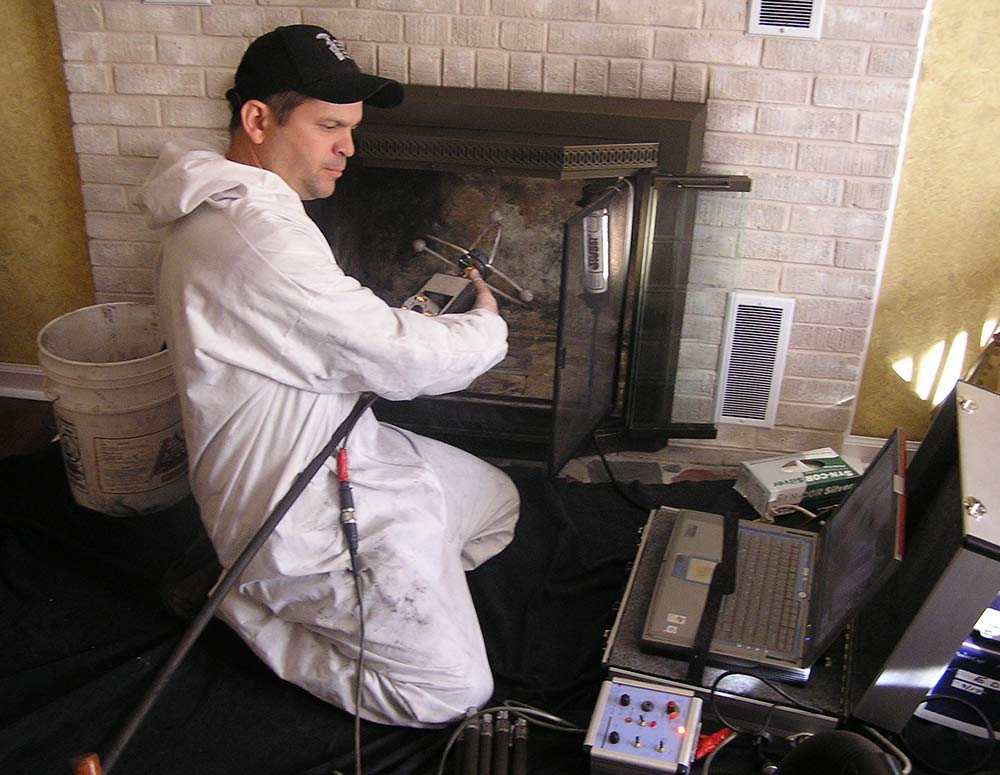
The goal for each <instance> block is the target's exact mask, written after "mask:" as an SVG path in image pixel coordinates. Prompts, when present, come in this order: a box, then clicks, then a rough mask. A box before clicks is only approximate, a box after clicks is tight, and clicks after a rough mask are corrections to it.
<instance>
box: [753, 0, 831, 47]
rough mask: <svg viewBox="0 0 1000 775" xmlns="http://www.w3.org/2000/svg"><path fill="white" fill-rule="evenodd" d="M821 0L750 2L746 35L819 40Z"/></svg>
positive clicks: (764, 0)
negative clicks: (747, 33)
mask: <svg viewBox="0 0 1000 775" xmlns="http://www.w3.org/2000/svg"><path fill="white" fill-rule="evenodd" d="M823 1H824V0H750V10H749V13H748V14H747V32H749V33H750V34H751V35H778V36H782V37H788V38H811V39H813V40H818V39H819V34H820V29H821V28H822V26H823Z"/></svg>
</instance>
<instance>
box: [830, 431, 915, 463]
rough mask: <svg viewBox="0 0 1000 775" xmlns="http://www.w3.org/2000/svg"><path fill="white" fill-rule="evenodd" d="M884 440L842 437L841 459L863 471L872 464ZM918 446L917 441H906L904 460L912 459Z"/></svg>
mask: <svg viewBox="0 0 1000 775" xmlns="http://www.w3.org/2000/svg"><path fill="white" fill-rule="evenodd" d="M885 441H886V440H885V439H880V438H878V437H877V436H852V435H847V436H845V437H844V448H843V449H842V450H841V452H840V454H841V457H843V458H844V460H846V461H847V462H848V463H850V464H851V465H853V466H855V468H858V466H860V468H858V470H859V471H860V470H863V469H865V468H867V467H868V464H869V463H871V462H872V460H873V459H874V458H875V455H877V454H878V451H879V450H880V449H882V445H883V444H885ZM919 446H920V442H919V441H908V442H906V458H907V460H909V459H910V458H911V457H913V453H914V452H916V451H917V448H918V447H919Z"/></svg>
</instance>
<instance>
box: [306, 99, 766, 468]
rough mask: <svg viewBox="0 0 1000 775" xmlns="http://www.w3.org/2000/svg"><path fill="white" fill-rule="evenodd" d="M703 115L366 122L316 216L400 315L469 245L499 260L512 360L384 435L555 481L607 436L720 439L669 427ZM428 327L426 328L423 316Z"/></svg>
mask: <svg viewBox="0 0 1000 775" xmlns="http://www.w3.org/2000/svg"><path fill="white" fill-rule="evenodd" d="M704 116H705V108H704V106H703V105H697V104H692V103H673V102H664V101H650V100H634V99H624V98H606V97H590V96H579V95H565V94H537V93H526V92H508V91H488V90H473V89H457V88H447V87H428V86H410V87H408V89H407V98H406V101H405V103H404V104H403V105H402V106H401V107H399V108H396V109H393V110H388V111H379V110H369V111H368V112H367V113H366V116H365V123H364V124H363V125H362V127H360V128H359V129H358V131H357V134H356V144H357V153H356V156H355V158H354V159H353V160H352V162H351V164H349V165H348V171H347V173H346V174H345V176H344V177H343V178H342V179H341V181H340V182H339V183H338V185H337V193H336V195H334V196H333V197H330V198H329V199H326V200H318V201H315V202H310V203H308V204H307V210H308V212H309V214H310V216H311V217H312V218H313V219H314V220H315V221H316V223H317V224H318V225H319V226H320V228H321V229H322V230H323V232H324V234H325V235H326V237H327V239H328V240H329V241H330V243H331V245H332V246H333V249H334V251H335V253H336V255H337V257H338V260H339V261H340V263H341V265H342V266H343V267H344V269H345V271H347V272H349V273H350V274H353V275H354V276H356V277H357V278H358V279H359V280H361V281H362V282H363V283H364V284H365V285H367V286H368V287H369V288H371V289H372V290H373V291H375V292H376V293H377V294H379V295H380V296H381V297H382V298H384V299H385V300H386V301H387V302H389V303H390V304H401V303H403V301H404V300H406V299H407V298H408V297H410V296H411V295H412V294H413V292H414V291H416V290H417V289H419V288H421V287H422V285H423V283H424V282H425V281H426V280H427V278H428V277H429V276H431V275H432V274H434V273H435V272H444V273H454V272H455V269H454V267H453V266H452V262H453V261H454V260H455V259H456V258H457V257H458V256H460V255H461V254H462V253H463V251H465V250H468V249H475V250H477V251H479V252H480V253H482V254H483V255H485V256H487V257H488V258H490V259H492V268H493V272H492V274H491V276H490V283H491V285H493V286H494V287H495V288H496V289H497V290H498V291H499V292H500V295H499V297H498V298H499V301H500V303H501V309H502V312H503V314H504V317H505V318H506V320H507V322H508V325H509V329H510V351H509V354H508V356H507V358H506V359H505V360H504V361H503V362H502V363H500V364H499V365H498V366H497V367H496V368H494V369H493V370H492V371H490V372H489V373H488V374H485V375H484V376H483V377H481V378H480V379H478V380H477V381H476V382H475V383H474V384H473V385H471V386H470V388H469V389H468V390H466V391H462V392H461V393H456V394H451V395H447V396H435V397H421V398H418V399H415V400H413V401H407V402H387V401H381V402H379V403H377V404H376V407H375V411H376V414H378V416H379V417H380V418H381V419H383V420H385V421H388V422H392V423H394V424H397V425H401V426H404V427H407V428H411V429H412V430H415V431H417V432H420V433H423V434H425V435H428V436H431V437H434V438H439V439H441V440H444V441H447V442H449V443H452V444H455V445H456V446H459V447H463V448H465V449H468V450H469V451H471V452H473V453H475V454H479V455H483V456H486V457H494V458H513V459H521V460H541V461H544V462H545V463H546V464H547V466H548V468H549V471H550V473H553V474H554V473H556V472H557V471H558V470H559V469H560V468H561V467H562V466H563V465H564V464H565V463H566V462H567V460H569V458H570V457H572V456H573V455H575V454H582V453H584V452H585V451H587V450H588V449H589V448H590V445H592V444H594V443H596V442H595V438H600V440H601V441H600V447H601V449H602V450H604V449H607V450H610V449H616V450H621V449H639V450H652V449H659V448H660V447H662V446H663V445H664V444H665V443H666V441H667V440H668V439H669V438H671V437H687V438H691V437H711V436H713V435H714V433H715V428H714V426H713V425H712V424H710V423H677V422H675V421H674V419H673V411H672V406H673V401H674V387H675V379H676V374H677V359H678V348H679V338H680V330H681V321H682V319H683V315H684V304H685V296H686V289H687V282H688V270H689V266H690V260H691V235H692V230H693V227H694V216H695V204H696V198H697V195H698V192H699V191H705V190H728V191H737V190H744V191H745V190H747V189H748V188H749V180H748V179H747V178H745V177H741V176H733V177H712V176H702V175H697V174H695V171H696V170H697V168H698V166H699V163H700V157H701V143H702V136H703V133H704ZM414 314H418V313H416V312H415V313H414Z"/></svg>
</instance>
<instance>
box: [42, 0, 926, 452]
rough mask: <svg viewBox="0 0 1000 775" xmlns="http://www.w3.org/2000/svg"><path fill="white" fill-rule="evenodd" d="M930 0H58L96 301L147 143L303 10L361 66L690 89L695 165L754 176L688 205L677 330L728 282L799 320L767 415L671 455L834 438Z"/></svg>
mask: <svg viewBox="0 0 1000 775" xmlns="http://www.w3.org/2000/svg"><path fill="white" fill-rule="evenodd" d="M926 5H927V0H854V1H853V2H852V1H850V0H828V1H827V3H826V9H825V16H824V25H823V35H822V39H821V40H819V41H812V40H801V39H794V38H782V37H765V36H757V35H749V34H747V33H746V32H745V29H746V19H745V12H746V5H745V3H744V2H742V0H298V1H297V2H296V1H294V0H256V2H255V1H254V0H211V4H207V3H204V2H203V3H201V4H190V3H188V4H181V3H174V4H161V3H156V4H153V3H149V2H145V3H144V2H139V0H56V3H55V7H56V13H57V20H58V27H59V36H60V40H61V45H62V51H63V57H64V65H65V76H66V83H67V87H68V91H69V99H70V109H71V114H72V120H73V124H74V126H73V136H74V141H75V148H76V152H77V154H78V157H79V163H80V171H81V177H82V185H83V198H84V207H85V211H86V228H87V234H88V238H89V247H90V259H91V264H92V271H93V277H94V282H95V288H96V292H97V300H98V301H99V302H105V301H115V300H148V299H150V298H151V293H152V274H151V265H152V261H153V257H154V254H155V250H156V235H155V234H153V233H151V232H150V231H148V230H147V229H146V228H145V226H144V224H143V219H142V216H141V215H140V214H139V213H138V211H137V209H136V208H135V207H134V206H133V205H132V204H131V198H132V196H133V194H134V191H135V189H136V188H137V186H138V185H139V184H140V183H141V182H142V180H143V179H144V177H145V175H146V174H147V172H148V171H149V169H150V167H151V166H152V164H153V161H154V159H155V157H156V155H157V153H158V151H159V149H160V147H161V146H162V144H163V143H164V142H165V141H166V140H168V139H169V138H172V137H176V136H179V135H186V136H195V137H202V138H206V139H209V140H213V141H219V142H222V140H223V139H224V135H225V132H224V127H225V125H226V123H227V120H228V106H227V104H226V102H225V100H224V99H223V93H224V92H225V90H226V89H227V88H228V87H229V86H230V85H231V83H232V73H233V70H234V69H235V66H236V64H237V63H238V61H239V58H240V56H241V54H242V52H243V50H244V49H245V47H246V45H247V44H248V42H249V41H250V40H251V39H252V38H253V37H255V36H256V35H258V34H260V33H262V32H264V31H266V30H268V29H270V28H272V27H275V26H277V25H281V24H288V23H299V22H304V23H312V24H319V25H322V26H324V27H326V28H328V29H330V30H331V31H332V32H333V33H334V34H335V35H337V36H338V37H340V38H341V39H342V40H343V41H344V42H345V44H346V45H347V47H348V49H349V51H350V52H351V54H352V55H353V56H354V58H355V59H357V60H358V62H359V64H360V65H361V66H362V68H365V69H367V70H369V71H371V72H377V73H378V74H380V75H384V76H389V77H392V78H396V79H399V80H401V81H404V82H407V83H413V84H426V85H443V86H459V87H476V88H484V89H501V90H520V91H532V92H553V93H576V94H588V95H607V96H614V97H633V98H641V99H648V100H674V101H682V102H696V103H705V104H707V131H706V135H705V143H704V152H703V169H702V170H701V171H702V172H706V173H708V172H711V173H725V174H742V175H748V176H750V177H751V178H752V181H753V187H752V191H751V192H750V193H748V194H744V195H741V196H740V197H739V198H738V199H736V200H735V201H734V200H733V198H732V197H730V198H725V197H719V198H713V197H712V196H711V195H708V196H705V197H703V199H702V201H701V204H700V206H699V210H698V224H697V230H698V233H699V240H698V248H696V252H697V253H698V257H699V260H698V261H697V262H695V264H694V266H693V268H692V278H691V281H692V290H691V293H690V294H689V303H688V310H687V313H686V318H685V326H684V329H685V333H684V337H685V343H686V344H685V346H686V347H688V348H689V350H690V352H692V353H696V352H697V349H698V348H699V346H701V345H702V344H708V345H710V346H712V345H714V346H716V347H717V345H718V338H719V337H720V335H721V321H722V317H723V313H724V308H725V300H726V293H727V291H728V290H745V291H749V292H753V293H763V294H773V295H775V296H781V297H791V298H794V300H795V315H794V326H793V329H792V335H791V340H790V346H789V352H788V359H787V364H786V368H785V376H784V381H783V384H782V388H781V402H780V405H779V410H778V415H777V422H776V424H775V427H773V428H757V427H744V426H741V425H722V426H720V429H719V436H718V438H717V439H715V440H712V441H702V442H684V443H678V444H672V445H671V446H670V452H669V454H670V456H671V459H680V460H684V459H692V460H693V459H698V460H699V461H701V462H708V463H717V464H719V465H725V464H729V463H732V462H733V461H735V460H739V459H745V458H746V457H747V456H748V455H749V454H759V453H760V452H761V451H769V450H797V449H810V448H813V447H819V446H833V447H835V448H838V449H840V448H842V447H843V444H844V441H845V438H846V437H847V434H848V433H849V431H850V424H851V417H852V402H853V400H854V398H855V397H856V395H857V393H858V390H859V384H860V381H861V372H862V366H863V360H864V355H865V350H866V347H867V343H868V337H869V331H870V328H871V324H872V319H873V311H874V304H875V299H876V295H877V293H878V288H879V282H880V274H881V264H882V260H883V259H882V254H883V244H884V241H885V238H886V234H887V227H888V223H889V220H890V213H891V210H892V206H893V197H894V185H895V184H894V180H895V178H896V174H897V165H898V163H899V158H900V150H901V148H900V144H901V141H902V138H903V136H904V127H905V124H906V121H907V114H908V107H909V105H910V102H911V93H912V90H913V83H914V74H915V71H916V68H917V64H918V61H919V53H920V47H921V41H922V35H923V30H924V24H925V12H926V8H925V6H926ZM695 360H696V359H695ZM691 382H692V383H694V384H697V382H698V380H697V374H694V375H692V379H691ZM707 389H709V390H710V389H711V386H709V387H708V388H707ZM666 453H667V451H666V450H665V451H664V452H663V453H659V455H652V454H651V455H649V456H648V457H650V458H653V459H657V458H662V457H663V456H664V455H665V454H666Z"/></svg>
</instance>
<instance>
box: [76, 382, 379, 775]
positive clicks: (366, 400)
mask: <svg viewBox="0 0 1000 775" xmlns="http://www.w3.org/2000/svg"><path fill="white" fill-rule="evenodd" d="M376 398H378V396H376V395H375V394H374V393H362V394H361V396H360V397H359V398H358V400H357V403H355V404H354V407H353V408H352V409H351V411H350V413H349V414H348V415H347V417H346V418H344V421H343V422H342V423H341V424H340V425H339V426H338V427H337V430H335V431H334V432H333V436H331V437H330V441H328V442H327V444H326V446H325V447H323V449H321V450H320V452H319V454H318V455H316V457H314V458H313V459H312V460H311V461H310V462H309V465H307V466H306V467H305V469H303V471H302V473H300V474H299V475H298V476H297V477H296V478H295V481H294V482H292V486H291V487H289V488H288V492H287V493H286V494H285V496H284V497H283V498H282V499H281V500H280V501H278V503H277V505H276V506H275V507H274V509H273V510H272V511H271V514H270V515H269V516H268V518H267V519H266V520H265V521H264V524H263V525H261V527H260V529H259V530H258V531H257V533H256V535H254V537H253V538H252V539H250V543H248V544H247V545H246V547H245V548H244V549H243V551H242V552H241V553H240V556H239V557H237V558H236V562H234V563H233V564H232V566H231V567H230V568H229V570H227V571H226V572H225V573H224V574H223V575H222V577H221V578H220V579H219V581H218V583H216V585H215V587H214V588H213V589H212V591H211V593H209V595H208V598H207V599H206V600H205V603H204V604H203V605H202V607H201V610H200V611H198V614H197V616H195V618H194V619H193V620H192V622H191V624H190V625H188V628H187V630H186V631H185V633H184V636H183V637H182V638H181V639H180V641H179V642H178V643H177V645H176V646H175V647H174V650H173V652H172V653H171V654H170V657H169V658H168V659H167V661H166V662H165V663H164V664H163V667H161V668H160V671H159V673H157V675H156V678H155V679H154V680H153V683H152V684H151V685H150V687H149V688H148V689H147V690H146V694H145V695H144V696H143V698H142V701H141V702H140V703H139V704H138V705H137V706H136V709H135V710H134V711H133V712H132V715H131V716H130V717H129V718H128V720H127V721H126V723H125V725H124V726H123V727H122V730H121V731H120V732H119V733H118V736H117V738H115V740H114V743H113V744H112V746H111V749H110V750H109V751H108V753H107V754H106V755H105V757H104V766H103V769H102V765H101V760H100V758H99V757H98V756H97V754H96V753H87V754H83V755H82V756H77V757H74V758H73V759H71V760H70V766H71V767H72V772H73V773H74V775H107V773H109V772H111V769H112V768H113V767H114V766H115V764H116V763H117V761H118V757H119V756H121V753H122V751H123V750H124V749H125V746H126V745H128V742H129V740H131V738H132V735H133V734H135V731H136V730H137V729H138V728H139V725H140V724H141V723H142V722H143V719H145V718H146V716H147V714H148V713H149V711H150V709H151V708H152V707H153V705H154V703H155V702H156V701H157V700H158V699H159V697H160V695H161V694H162V693H163V689H164V687H165V686H166V685H167V682H168V681H169V680H170V679H171V677H172V676H173V674H174V672H175V671H176V670H177V667H178V665H180V663H181V661H182V660H183V659H184V657H185V656H187V653H188V651H190V650H191V647H192V646H193V645H194V642H195V641H196V640H197V639H198V636H199V635H200V634H201V631H202V630H204V629H205V626H206V625H207V624H208V622H209V621H210V620H211V618H212V616H213V615H214V614H215V611H216V610H217V609H218V607H219V605H221V603H222V599H223V598H224V597H225V596H226V595H227V594H228V593H229V591H230V590H231V589H232V588H233V587H234V586H235V585H236V582H237V581H238V580H239V578H240V576H241V575H242V574H243V571H244V570H246V567H247V565H249V564H250V561H251V560H252V559H253V558H254V555H256V554H257V551H258V550H259V549H260V548H261V546H263V545H264V542H265V541H266V540H267V539H268V537H269V536H270V535H271V533H273V532H274V529H275V528H276V527H277V526H278V523H279V522H280V521H281V519H282V518H283V517H284V516H285V514H286V513H287V512H288V510H289V509H290V508H291V507H292V504H294V503H295V501H296V500H298V497H299V496H300V495H301V494H302V491H303V490H305V488H306V485H308V484H309V482H310V481H311V480H312V478H313V477H314V476H315V475H316V473H317V472H318V471H319V469H320V468H321V467H322V465H323V463H324V462H325V461H326V459H327V458H328V457H330V456H331V455H332V454H333V453H334V452H336V450H337V445H339V444H340V442H341V441H343V439H344V437H345V436H347V434H348V433H349V432H350V430H351V428H353V427H354V424H355V423H356V422H357V421H358V418H359V417H361V415H362V414H363V413H364V411H365V410H366V409H368V407H370V406H371V405H372V404H373V403H375V400H376Z"/></svg>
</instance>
